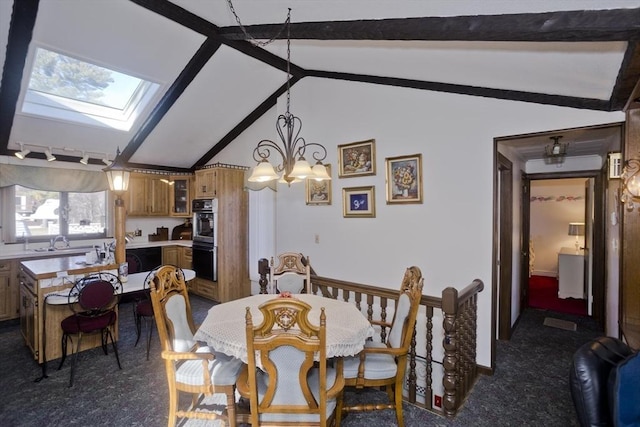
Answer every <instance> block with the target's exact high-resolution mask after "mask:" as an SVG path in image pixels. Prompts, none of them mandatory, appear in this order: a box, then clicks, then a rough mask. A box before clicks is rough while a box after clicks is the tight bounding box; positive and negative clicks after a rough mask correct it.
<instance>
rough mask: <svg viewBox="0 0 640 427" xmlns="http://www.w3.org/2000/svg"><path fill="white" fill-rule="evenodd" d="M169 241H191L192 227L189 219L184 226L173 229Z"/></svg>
mask: <svg viewBox="0 0 640 427" xmlns="http://www.w3.org/2000/svg"><path fill="white" fill-rule="evenodd" d="M171 240H193V225H192V224H191V219H186V220H185V221H184V224H181V225H178V226H176V227H173V231H171Z"/></svg>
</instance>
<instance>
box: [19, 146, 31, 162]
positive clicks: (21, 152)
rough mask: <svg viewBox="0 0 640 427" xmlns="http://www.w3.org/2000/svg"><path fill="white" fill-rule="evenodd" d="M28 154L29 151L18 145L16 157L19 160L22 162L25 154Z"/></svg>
mask: <svg viewBox="0 0 640 427" xmlns="http://www.w3.org/2000/svg"><path fill="white" fill-rule="evenodd" d="M30 152H31V150H28V149H25V148H24V144H22V143H20V151H18V152H17V153H16V157H17V158H19V159H20V160H23V159H24V158H25V157H27V154H29V153H30Z"/></svg>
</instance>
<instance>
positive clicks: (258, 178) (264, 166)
mask: <svg viewBox="0 0 640 427" xmlns="http://www.w3.org/2000/svg"><path fill="white" fill-rule="evenodd" d="M278 178H279V176H278V174H277V173H276V171H275V169H273V166H272V165H271V163H269V161H268V160H267V159H263V160H262V161H261V162H260V163H258V166H256V167H255V168H253V173H252V174H251V176H250V177H249V179H248V180H247V181H249V182H267V181H272V180H274V179H278Z"/></svg>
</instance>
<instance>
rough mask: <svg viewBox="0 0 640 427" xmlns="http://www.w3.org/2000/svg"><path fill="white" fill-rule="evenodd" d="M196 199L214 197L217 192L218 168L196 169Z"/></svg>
mask: <svg viewBox="0 0 640 427" xmlns="http://www.w3.org/2000/svg"><path fill="white" fill-rule="evenodd" d="M195 196H196V197H195V198H196V199H212V198H214V197H217V194H216V170H215V169H212V168H211V169H201V170H197V171H196V194H195Z"/></svg>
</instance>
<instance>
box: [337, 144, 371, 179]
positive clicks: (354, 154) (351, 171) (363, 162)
mask: <svg viewBox="0 0 640 427" xmlns="http://www.w3.org/2000/svg"><path fill="white" fill-rule="evenodd" d="M375 174H376V140H375V139H368V140H366V141H358V142H352V143H350V144H342V145H338V177H339V178H354V177H358V176H367V175H375Z"/></svg>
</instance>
